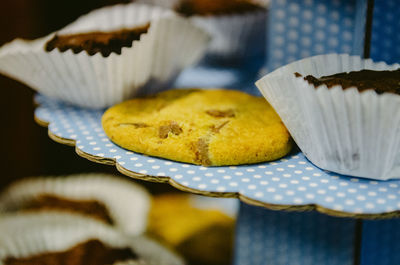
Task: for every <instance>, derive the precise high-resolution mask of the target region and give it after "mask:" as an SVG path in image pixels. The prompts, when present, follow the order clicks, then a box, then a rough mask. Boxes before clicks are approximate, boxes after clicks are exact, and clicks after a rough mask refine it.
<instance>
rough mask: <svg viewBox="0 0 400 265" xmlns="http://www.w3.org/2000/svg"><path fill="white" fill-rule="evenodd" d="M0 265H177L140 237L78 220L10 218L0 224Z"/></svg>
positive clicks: (49, 216) (39, 216)
mask: <svg viewBox="0 0 400 265" xmlns="http://www.w3.org/2000/svg"><path fill="white" fill-rule="evenodd" d="M0 233H1V235H2V236H1V238H0V249H1V251H0V264H1V265H3V264H4V265H17V264H18V265H22V264H51V265H57V264H63V265H69V264H71V265H81V264H82V265H83V264H85V265H86V264H96V265H101V264H104V265H105V264H107V265H109V264H119V265H122V264H126V265H181V264H182V265H183V264H184V262H183V261H182V259H181V258H180V257H178V256H177V255H175V254H174V253H172V252H170V251H169V250H167V249H166V248H164V247H162V246H161V245H159V244H158V243H156V242H155V241H153V240H150V239H148V238H146V237H143V236H139V237H128V236H126V235H125V234H123V233H121V231H118V230H117V229H115V228H113V227H111V226H109V225H106V224H103V223H101V222H98V221H95V220H93V219H89V218H85V217H82V216H73V215H68V214H62V213H41V214H33V213H30V214H26V213H25V214H14V215H5V216H2V218H1V219H0Z"/></svg>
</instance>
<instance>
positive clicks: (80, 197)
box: [0, 174, 150, 235]
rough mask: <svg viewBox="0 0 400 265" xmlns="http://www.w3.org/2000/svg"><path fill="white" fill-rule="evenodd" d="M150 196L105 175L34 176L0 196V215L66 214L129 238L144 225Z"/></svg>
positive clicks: (129, 183) (140, 189)
mask: <svg viewBox="0 0 400 265" xmlns="http://www.w3.org/2000/svg"><path fill="white" fill-rule="evenodd" d="M149 208H150V195H149V194H148V193H147V191H146V190H144V189H143V188H142V187H140V186H138V185H136V184H134V183H133V182H132V181H129V180H125V179H120V178H118V177H116V176H110V175H106V174H86V175H72V176H66V177H35V178H31V179H24V180H21V181H18V182H16V183H13V184H11V185H10V186H9V187H8V188H6V189H5V190H4V191H3V192H2V193H1V194H0V212H3V213H10V212H36V213H37V212H66V213H72V214H78V215H82V216H85V217H89V218H93V219H96V220H98V221H101V222H103V223H106V224H110V225H113V226H115V227H118V229H120V230H123V231H125V232H126V233H128V234H130V235H138V234H141V233H142V232H143V231H144V230H145V228H146V225H147V213H148V210H149Z"/></svg>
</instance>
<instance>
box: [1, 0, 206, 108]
mask: <svg viewBox="0 0 400 265" xmlns="http://www.w3.org/2000/svg"><path fill="white" fill-rule="evenodd" d="M208 41H209V36H208V35H207V34H206V33H204V32H203V31H202V30H200V29H198V28H197V27H195V26H193V25H192V24H190V23H189V22H188V21H186V20H185V19H183V18H179V17H177V16H176V15H175V14H174V12H172V11H170V10H167V9H163V8H160V7H155V6H149V5H142V4H136V3H131V4H126V5H122V4H121V5H115V6H110V7H104V8H101V9H98V10H95V11H92V12H90V13H89V14H87V15H84V16H82V17H80V18H79V19H78V20H77V21H75V22H73V23H71V24H70V25H68V26H66V27H65V28H63V29H61V30H60V31H58V32H54V33H51V34H50V35H48V36H46V37H43V38H40V39H37V40H33V41H27V40H21V39H16V40H14V41H12V42H11V43H8V44H6V45H4V46H3V47H1V48H0V73H2V74H4V75H6V76H9V77H11V78H14V79H16V80H19V81H21V82H23V83H25V84H27V85H28V86H30V87H32V88H33V89H34V90H36V91H38V92H40V93H42V94H44V95H45V96H48V97H51V98H54V99H59V100H63V101H65V102H67V103H71V104H74V105H78V106H80V107H89V108H104V107H108V106H111V105H113V104H116V103H119V102H121V101H123V100H126V99H129V98H131V97H133V96H135V95H141V94H150V93H154V92H156V91H160V90H162V89H166V88H168V87H169V86H170V85H171V84H172V83H173V81H174V80H175V78H176V77H177V75H178V74H179V73H180V71H181V70H182V69H183V68H185V67H187V66H189V65H191V64H193V63H195V62H196V61H198V60H199V59H200V58H201V57H202V55H203V52H204V51H205V49H206V46H207V44H208Z"/></svg>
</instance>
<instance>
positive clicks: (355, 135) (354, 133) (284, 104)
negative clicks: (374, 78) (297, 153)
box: [256, 54, 400, 180]
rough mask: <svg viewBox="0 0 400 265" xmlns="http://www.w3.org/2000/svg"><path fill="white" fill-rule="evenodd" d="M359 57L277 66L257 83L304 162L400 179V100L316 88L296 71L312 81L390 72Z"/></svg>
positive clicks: (325, 57) (332, 56) (353, 90)
mask: <svg viewBox="0 0 400 265" xmlns="http://www.w3.org/2000/svg"><path fill="white" fill-rule="evenodd" d="M399 66H400V65H398V64H396V65H387V64H385V63H382V62H380V63H375V62H373V61H372V60H363V59H361V58H360V57H358V56H349V55H338V54H329V55H320V56H314V57H311V58H307V59H303V60H300V61H297V62H294V63H291V64H289V65H287V66H284V67H281V68H279V69H277V70H275V71H274V72H272V73H270V74H268V75H266V76H264V77H263V78H262V79H260V80H259V81H257V82H256V85H257V87H258V88H259V89H260V91H261V93H262V94H263V95H264V97H265V98H266V99H267V100H268V102H269V103H270V104H271V105H272V106H273V107H274V108H275V110H276V111H277V113H278V114H279V116H280V117H281V119H282V121H283V122H284V124H285V125H286V127H287V128H288V130H289V131H290V133H291V135H292V137H293V138H294V140H295V141H296V143H297V144H298V146H299V147H300V149H301V150H302V151H303V152H304V154H305V155H306V157H307V158H308V159H309V160H310V161H311V162H312V163H314V164H315V165H317V166H318V167H320V168H322V169H325V170H329V171H333V172H336V173H339V174H344V175H351V176H357V177H364V178H370V179H377V180H387V179H399V178H400V96H399V95H395V94H390V93H384V94H381V95H378V94H376V93H375V91H373V90H367V91H364V92H361V93H360V92H359V91H358V90H357V89H356V88H348V89H344V90H343V89H342V87H341V86H335V87H332V88H330V89H328V88H327V86H325V85H323V86H320V87H318V88H315V87H314V86H313V85H310V84H308V82H307V81H305V80H304V79H303V78H296V77H295V76H294V73H295V72H299V73H300V74H302V75H303V76H306V75H313V76H316V77H320V76H324V75H332V74H335V73H340V72H349V71H357V70H362V69H371V70H394V69H397V68H399Z"/></svg>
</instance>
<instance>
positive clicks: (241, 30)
mask: <svg viewBox="0 0 400 265" xmlns="http://www.w3.org/2000/svg"><path fill="white" fill-rule="evenodd" d="M139 2H142V3H149V4H152V5H157V6H162V7H164V8H170V9H174V8H175V6H176V4H177V3H179V0H172V1H166V0H139ZM260 4H261V3H260ZM264 4H265V3H264ZM188 19H189V20H190V21H191V22H193V24H194V25H196V26H198V27H199V28H201V29H203V30H204V31H206V32H207V33H208V34H210V36H211V37H212V40H211V43H210V44H209V46H208V48H207V52H206V56H207V57H208V59H215V60H216V61H218V60H221V61H229V60H242V59H246V58H248V57H251V56H254V55H259V54H260V53H263V52H264V50H265V49H266V46H265V40H266V23H267V11H266V10H263V11H254V12H246V13H243V14H229V15H228V14H227V15H209V16H198V15H194V16H191V17H189V18H188Z"/></svg>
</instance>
